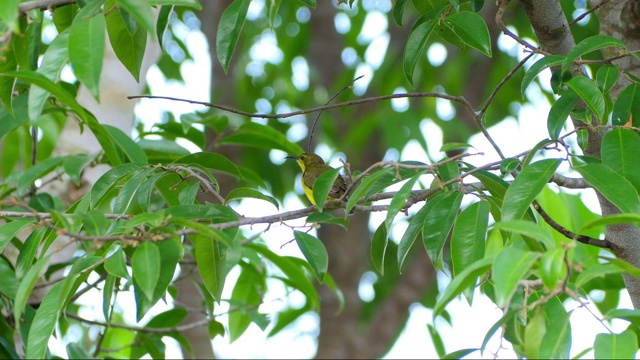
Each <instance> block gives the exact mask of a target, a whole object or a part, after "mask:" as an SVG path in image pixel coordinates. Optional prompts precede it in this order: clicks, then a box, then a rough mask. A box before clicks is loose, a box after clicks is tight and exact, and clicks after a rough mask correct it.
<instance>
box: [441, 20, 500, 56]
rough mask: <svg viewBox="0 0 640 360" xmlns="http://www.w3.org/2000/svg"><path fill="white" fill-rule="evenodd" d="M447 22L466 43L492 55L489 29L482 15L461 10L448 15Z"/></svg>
mask: <svg viewBox="0 0 640 360" xmlns="http://www.w3.org/2000/svg"><path fill="white" fill-rule="evenodd" d="M445 22H447V23H448V25H449V26H450V27H451V29H452V30H453V32H454V33H455V34H456V35H458V37H459V38H460V40H462V41H464V43H465V44H467V45H469V46H471V47H472V48H474V49H476V50H478V51H480V52H481V53H483V54H485V55H487V56H488V57H491V37H490V36H489V29H488V28H487V24H485V22H484V20H483V19H482V17H481V16H480V15H478V14H476V13H474V12H469V11H461V12H459V13H454V14H452V15H450V16H447V17H446V19H445Z"/></svg>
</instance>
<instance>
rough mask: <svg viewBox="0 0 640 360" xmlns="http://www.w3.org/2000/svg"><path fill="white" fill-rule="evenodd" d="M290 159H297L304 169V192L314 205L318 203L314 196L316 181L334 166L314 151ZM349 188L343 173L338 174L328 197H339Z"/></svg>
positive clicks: (302, 180) (289, 157) (302, 181)
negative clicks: (326, 162)
mask: <svg viewBox="0 0 640 360" xmlns="http://www.w3.org/2000/svg"><path fill="white" fill-rule="evenodd" d="M287 158H288V159H295V160H296V161H297V162H298V165H300V168H301V169H302V179H301V183H302V188H303V189H304V193H305V194H306V195H307V198H308V199H309V201H311V203H312V204H313V205H316V201H315V199H314V198H313V184H314V183H315V182H316V180H317V179H318V177H319V176H320V175H322V174H323V173H324V172H325V171H327V170H332V169H333V168H332V167H331V166H329V165H327V164H325V162H324V160H322V158H321V157H320V156H318V155H316V154H313V153H303V154H302V155H300V156H287ZM346 190H347V184H346V183H345V181H344V178H343V177H342V176H341V175H338V177H337V178H336V181H335V182H334V183H333V185H332V186H331V190H329V194H328V196H327V199H339V198H340V197H341V196H342V195H343V194H344V192H345V191H346Z"/></svg>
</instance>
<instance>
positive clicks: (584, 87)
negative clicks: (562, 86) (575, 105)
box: [566, 76, 605, 119]
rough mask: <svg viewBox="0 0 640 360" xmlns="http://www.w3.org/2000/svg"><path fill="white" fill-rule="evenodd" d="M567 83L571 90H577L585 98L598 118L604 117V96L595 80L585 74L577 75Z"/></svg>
mask: <svg viewBox="0 0 640 360" xmlns="http://www.w3.org/2000/svg"><path fill="white" fill-rule="evenodd" d="M566 84H567V86H568V87H569V88H570V89H571V90H573V91H575V93H576V94H578V96H579V97H580V98H581V99H582V100H584V102H585V103H586V104H587V107H588V108H589V110H591V111H592V112H593V113H594V114H595V115H596V116H597V117H598V119H602V118H603V117H604V110H605V103H604V96H603V95H602V92H600V89H598V87H597V86H596V84H594V83H593V81H591V80H589V79H587V78H586V77H584V76H576V77H574V78H572V79H571V80H569V81H567V83H566Z"/></svg>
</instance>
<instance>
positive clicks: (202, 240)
mask: <svg viewBox="0 0 640 360" xmlns="http://www.w3.org/2000/svg"><path fill="white" fill-rule="evenodd" d="M218 236H222V235H218ZM190 238H191V241H193V245H194V247H195V258H196V263H197V264H198V270H199V271H200V276H202V281H203V282H204V285H205V287H206V288H207V290H209V292H210V293H211V296H213V298H214V299H215V300H216V301H220V299H221V296H222V288H223V287H224V281H225V278H226V277H227V269H226V264H225V261H226V255H225V253H226V251H225V250H226V246H225V245H223V244H221V243H220V241H219V240H218V239H215V238H212V237H205V236H201V235H195V236H190Z"/></svg>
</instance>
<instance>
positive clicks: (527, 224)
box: [494, 219, 555, 249]
mask: <svg viewBox="0 0 640 360" xmlns="http://www.w3.org/2000/svg"><path fill="white" fill-rule="evenodd" d="M494 229H498V230H503V231H508V232H512V233H514V234H520V235H523V236H528V237H530V238H533V239H535V240H538V241H540V242H541V243H543V244H544V245H545V246H546V247H547V249H552V248H554V247H555V243H554V241H553V235H552V234H551V232H550V231H549V229H548V228H545V227H542V226H540V225H538V224H536V223H534V222H532V221H527V220H520V219H518V220H507V221H500V222H497V223H495V225H494Z"/></svg>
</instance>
